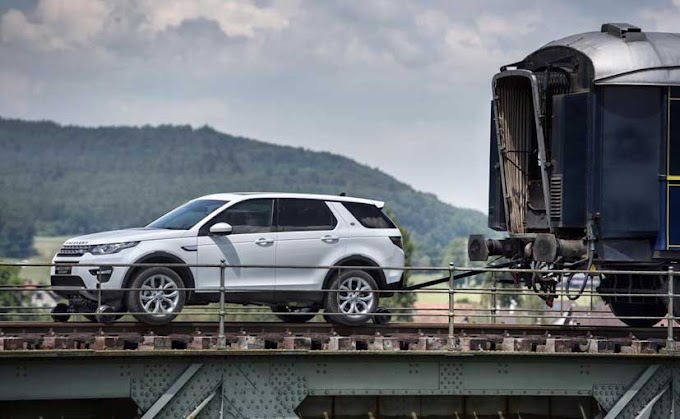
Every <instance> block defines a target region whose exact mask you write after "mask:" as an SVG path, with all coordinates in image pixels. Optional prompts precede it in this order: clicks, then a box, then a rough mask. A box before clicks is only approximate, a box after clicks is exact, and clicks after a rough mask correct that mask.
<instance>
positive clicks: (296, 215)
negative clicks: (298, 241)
mask: <svg viewBox="0 0 680 419" xmlns="http://www.w3.org/2000/svg"><path fill="white" fill-rule="evenodd" d="M278 205H279V224H278V226H279V231H316V230H333V229H334V228H335V226H336V225H337V224H338V220H336V219H335V217H334V216H333V213H332V212H331V210H330V209H329V208H328V205H326V203H325V202H324V201H317V200H314V199H279V204H278Z"/></svg>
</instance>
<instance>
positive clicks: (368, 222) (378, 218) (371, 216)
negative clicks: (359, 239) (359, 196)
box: [342, 202, 397, 228]
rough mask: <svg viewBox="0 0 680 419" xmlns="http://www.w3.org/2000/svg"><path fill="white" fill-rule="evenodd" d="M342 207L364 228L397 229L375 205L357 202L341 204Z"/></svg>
mask: <svg viewBox="0 0 680 419" xmlns="http://www.w3.org/2000/svg"><path fill="white" fill-rule="evenodd" d="M342 205H344V206H345V208H347V211H349V212H350V213H351V214H352V215H353V216H354V218H356V219H357V221H359V222H360V223H361V225H362V226H364V227H366V228H397V227H396V226H395V225H394V223H393V222H392V220H390V219H389V217H387V215H385V213H384V212H383V211H382V210H381V209H380V208H378V207H376V206H375V205H371V204H362V203H359V202H343V203H342Z"/></svg>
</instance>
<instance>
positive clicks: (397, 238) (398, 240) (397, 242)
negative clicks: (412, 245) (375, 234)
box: [390, 236, 404, 249]
mask: <svg viewBox="0 0 680 419" xmlns="http://www.w3.org/2000/svg"><path fill="white" fill-rule="evenodd" d="M390 240H392V243H394V245H395V246H397V247H398V248H400V249H403V248H404V243H403V242H402V241H401V236H391V237H390Z"/></svg>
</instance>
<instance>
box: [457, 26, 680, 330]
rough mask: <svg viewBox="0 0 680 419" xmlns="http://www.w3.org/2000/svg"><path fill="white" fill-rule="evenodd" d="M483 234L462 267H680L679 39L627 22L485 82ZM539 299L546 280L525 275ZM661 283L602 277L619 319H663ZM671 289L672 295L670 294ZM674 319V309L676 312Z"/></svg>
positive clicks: (565, 42) (637, 322) (537, 55)
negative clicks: (500, 263) (473, 263)
mask: <svg viewBox="0 0 680 419" xmlns="http://www.w3.org/2000/svg"><path fill="white" fill-rule="evenodd" d="M489 226H490V227H491V228H493V229H495V230H498V231H503V232H507V233H508V237H507V238H505V239H500V240H487V239H486V238H484V237H483V236H471V237H470V240H469V247H468V250H469V255H470V259H471V260H487V259H488V258H489V256H494V255H498V256H504V257H506V258H509V259H511V260H514V261H516V262H517V264H516V265H515V266H517V267H524V268H526V267H534V268H543V267H546V268H549V267H554V268H563V269H565V268H566V269H568V268H573V269H591V268H597V269H615V270H659V269H666V268H667V267H668V266H669V264H671V263H672V262H674V261H676V260H680V35H678V34H671V33H656V32H655V33H652V32H643V31H642V30H640V28H638V27H635V26H632V25H629V24H618V23H611V24H605V25H602V28H601V31H600V32H588V33H583V34H578V35H573V36H569V37H566V38H564V39H560V40H558V41H554V42H551V43H549V44H547V45H545V46H543V47H542V48H540V49H538V50H537V51H535V52H533V53H532V54H530V55H529V56H527V57H526V58H525V59H523V60H522V61H519V62H517V63H514V64H509V65H506V66H504V67H502V68H501V71H500V72H499V73H498V74H496V75H495V76H494V78H493V100H492V109H491V155H490V185H489ZM522 279H523V281H524V282H525V283H527V285H529V286H532V287H534V288H535V289H536V290H537V291H538V292H539V293H541V294H542V295H543V296H544V298H546V299H548V300H549V298H550V295H551V292H554V287H555V282H556V281H555V279H554V278H553V277H552V276H551V275H536V274H532V275H523V276H522ZM665 284H666V281H665V280H664V278H661V277H652V276H643V275H607V276H606V277H604V278H603V279H602V280H601V283H600V291H601V292H605V293H623V292H626V293H631V291H632V292H633V293H648V294H649V295H650V296H649V297H624V296H612V297H607V298H605V300H606V302H607V303H608V304H609V305H610V307H611V309H612V311H613V312H614V314H616V315H618V316H650V317H653V319H649V320H645V319H624V321H625V322H626V323H628V324H629V325H634V326H648V325H652V324H654V323H656V322H657V321H658V319H660V318H661V317H663V316H664V313H665V312H666V306H665V303H664V300H663V299H662V298H660V297H658V296H657V295H660V291H661V290H662V289H663V287H664V286H665ZM678 291H680V290H678ZM675 307H677V308H678V314H680V303H678V304H676V305H675Z"/></svg>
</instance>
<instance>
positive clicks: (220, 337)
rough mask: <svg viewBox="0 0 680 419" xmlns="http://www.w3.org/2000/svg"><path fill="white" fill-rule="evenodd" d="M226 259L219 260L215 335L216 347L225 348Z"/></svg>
mask: <svg viewBox="0 0 680 419" xmlns="http://www.w3.org/2000/svg"><path fill="white" fill-rule="evenodd" d="M225 262H226V260H224V259H222V260H221V261H220V328H219V334H218V337H217V348H218V349H225V348H226V347H227V338H226V337H225V336H224V316H225V314H226V312H225V310H224V291H225V290H224V270H225V269H226V267H227V265H226V263H225Z"/></svg>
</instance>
